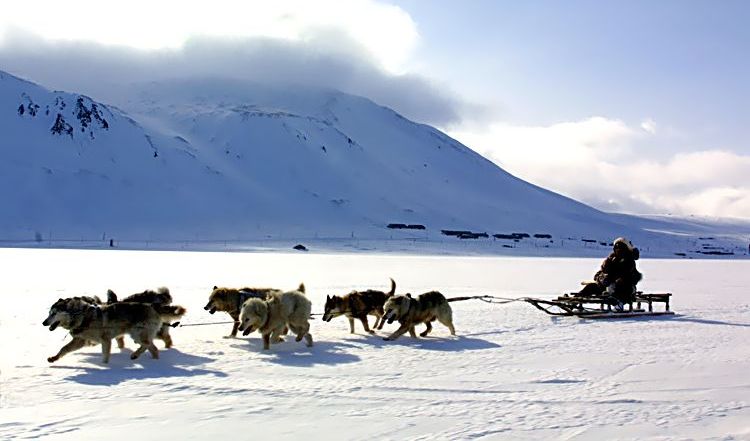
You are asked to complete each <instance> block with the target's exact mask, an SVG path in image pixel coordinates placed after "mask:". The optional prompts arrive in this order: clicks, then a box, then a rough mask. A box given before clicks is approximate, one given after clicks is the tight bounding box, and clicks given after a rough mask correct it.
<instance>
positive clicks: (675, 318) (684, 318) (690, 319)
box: [579, 314, 750, 328]
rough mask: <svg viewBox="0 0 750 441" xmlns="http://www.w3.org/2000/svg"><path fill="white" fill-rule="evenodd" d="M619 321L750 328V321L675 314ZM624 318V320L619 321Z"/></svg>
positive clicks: (590, 321)
mask: <svg viewBox="0 0 750 441" xmlns="http://www.w3.org/2000/svg"><path fill="white" fill-rule="evenodd" d="M617 320H618V322H619V323H642V322H659V321H668V322H686V323H698V324H701V325H717V326H738V327H741V328H750V323H735V322H725V321H723V320H712V319H704V318H700V317H696V316H690V315H683V314H673V315H658V316H641V317H627V318H624V319H617ZM619 320H623V321H621V322H620V321H619ZM596 322H599V321H598V320H585V319H582V320H581V321H580V322H579V323H587V324H589V323H596Z"/></svg>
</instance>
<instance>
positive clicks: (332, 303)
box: [323, 279, 396, 334]
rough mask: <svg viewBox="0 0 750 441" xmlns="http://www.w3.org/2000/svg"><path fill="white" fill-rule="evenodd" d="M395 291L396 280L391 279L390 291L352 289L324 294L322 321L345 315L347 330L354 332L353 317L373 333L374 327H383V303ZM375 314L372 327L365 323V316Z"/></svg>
mask: <svg viewBox="0 0 750 441" xmlns="http://www.w3.org/2000/svg"><path fill="white" fill-rule="evenodd" d="M395 292H396V282H394V281H393V279H391V291H390V292H387V293H385V292H383V291H378V290H374V289H368V290H367V291H352V292H350V293H349V294H346V295H344V296H341V297H339V296H337V295H334V296H326V306H325V313H324V314H323V321H326V322H330V321H331V319H333V318H334V317H339V316H342V315H345V316H346V318H347V319H349V332H350V333H352V334H354V319H355V318H356V319H359V320H360V321H361V322H362V326H364V328H365V331H367V332H369V333H374V332H375V329H383V324H385V320H384V319H383V314H384V311H383V305H384V304H385V301H386V300H387V299H388V298H389V297H391V296H393V294H394V293H395ZM368 315H374V316H375V325H374V326H373V328H374V329H370V327H369V326H368V324H367V316H368Z"/></svg>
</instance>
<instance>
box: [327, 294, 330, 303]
mask: <svg viewBox="0 0 750 441" xmlns="http://www.w3.org/2000/svg"><path fill="white" fill-rule="evenodd" d="M329 300H331V295H330V294H326V302H327V301H329Z"/></svg>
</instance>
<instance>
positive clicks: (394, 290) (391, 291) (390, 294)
mask: <svg viewBox="0 0 750 441" xmlns="http://www.w3.org/2000/svg"><path fill="white" fill-rule="evenodd" d="M394 294H396V282H395V281H394V280H393V278H392V277H391V290H390V291H389V292H388V293H386V296H388V297H390V296H392V295H394Z"/></svg>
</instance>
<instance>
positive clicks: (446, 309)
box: [383, 291, 456, 340]
mask: <svg viewBox="0 0 750 441" xmlns="http://www.w3.org/2000/svg"><path fill="white" fill-rule="evenodd" d="M383 309H384V310H385V315H384V316H383V318H384V319H385V320H387V321H388V324H391V323H393V321H394V320H398V322H399V323H401V326H400V327H399V328H398V329H397V330H396V332H394V333H393V334H391V335H389V336H388V337H385V338H383V340H395V339H397V338H399V337H400V336H402V335H404V333H406V332H407V331H409V334H410V335H411V336H412V337H416V336H417V334H416V332H415V330H414V326H416V325H418V324H420V323H424V324H425V325H426V326H427V329H425V330H424V331H423V332H422V333H421V334H419V335H420V336H422V337H425V336H427V334H429V333H430V331H432V322H433V321H434V320H435V319H437V320H438V321H439V322H440V323H442V324H444V325H445V326H446V327H448V329H449V330H450V331H451V335H456V330H455V329H454V328H453V310H452V309H451V306H450V304H448V301H447V300H446V299H445V296H443V295H442V294H440V293H439V292H437V291H430V292H427V293H424V294H420V295H419V297H417V298H416V299H414V298H412V297H411V295H410V294H406V295H398V296H392V297H390V298H388V300H387V301H386V302H385V305H384V306H383Z"/></svg>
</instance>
